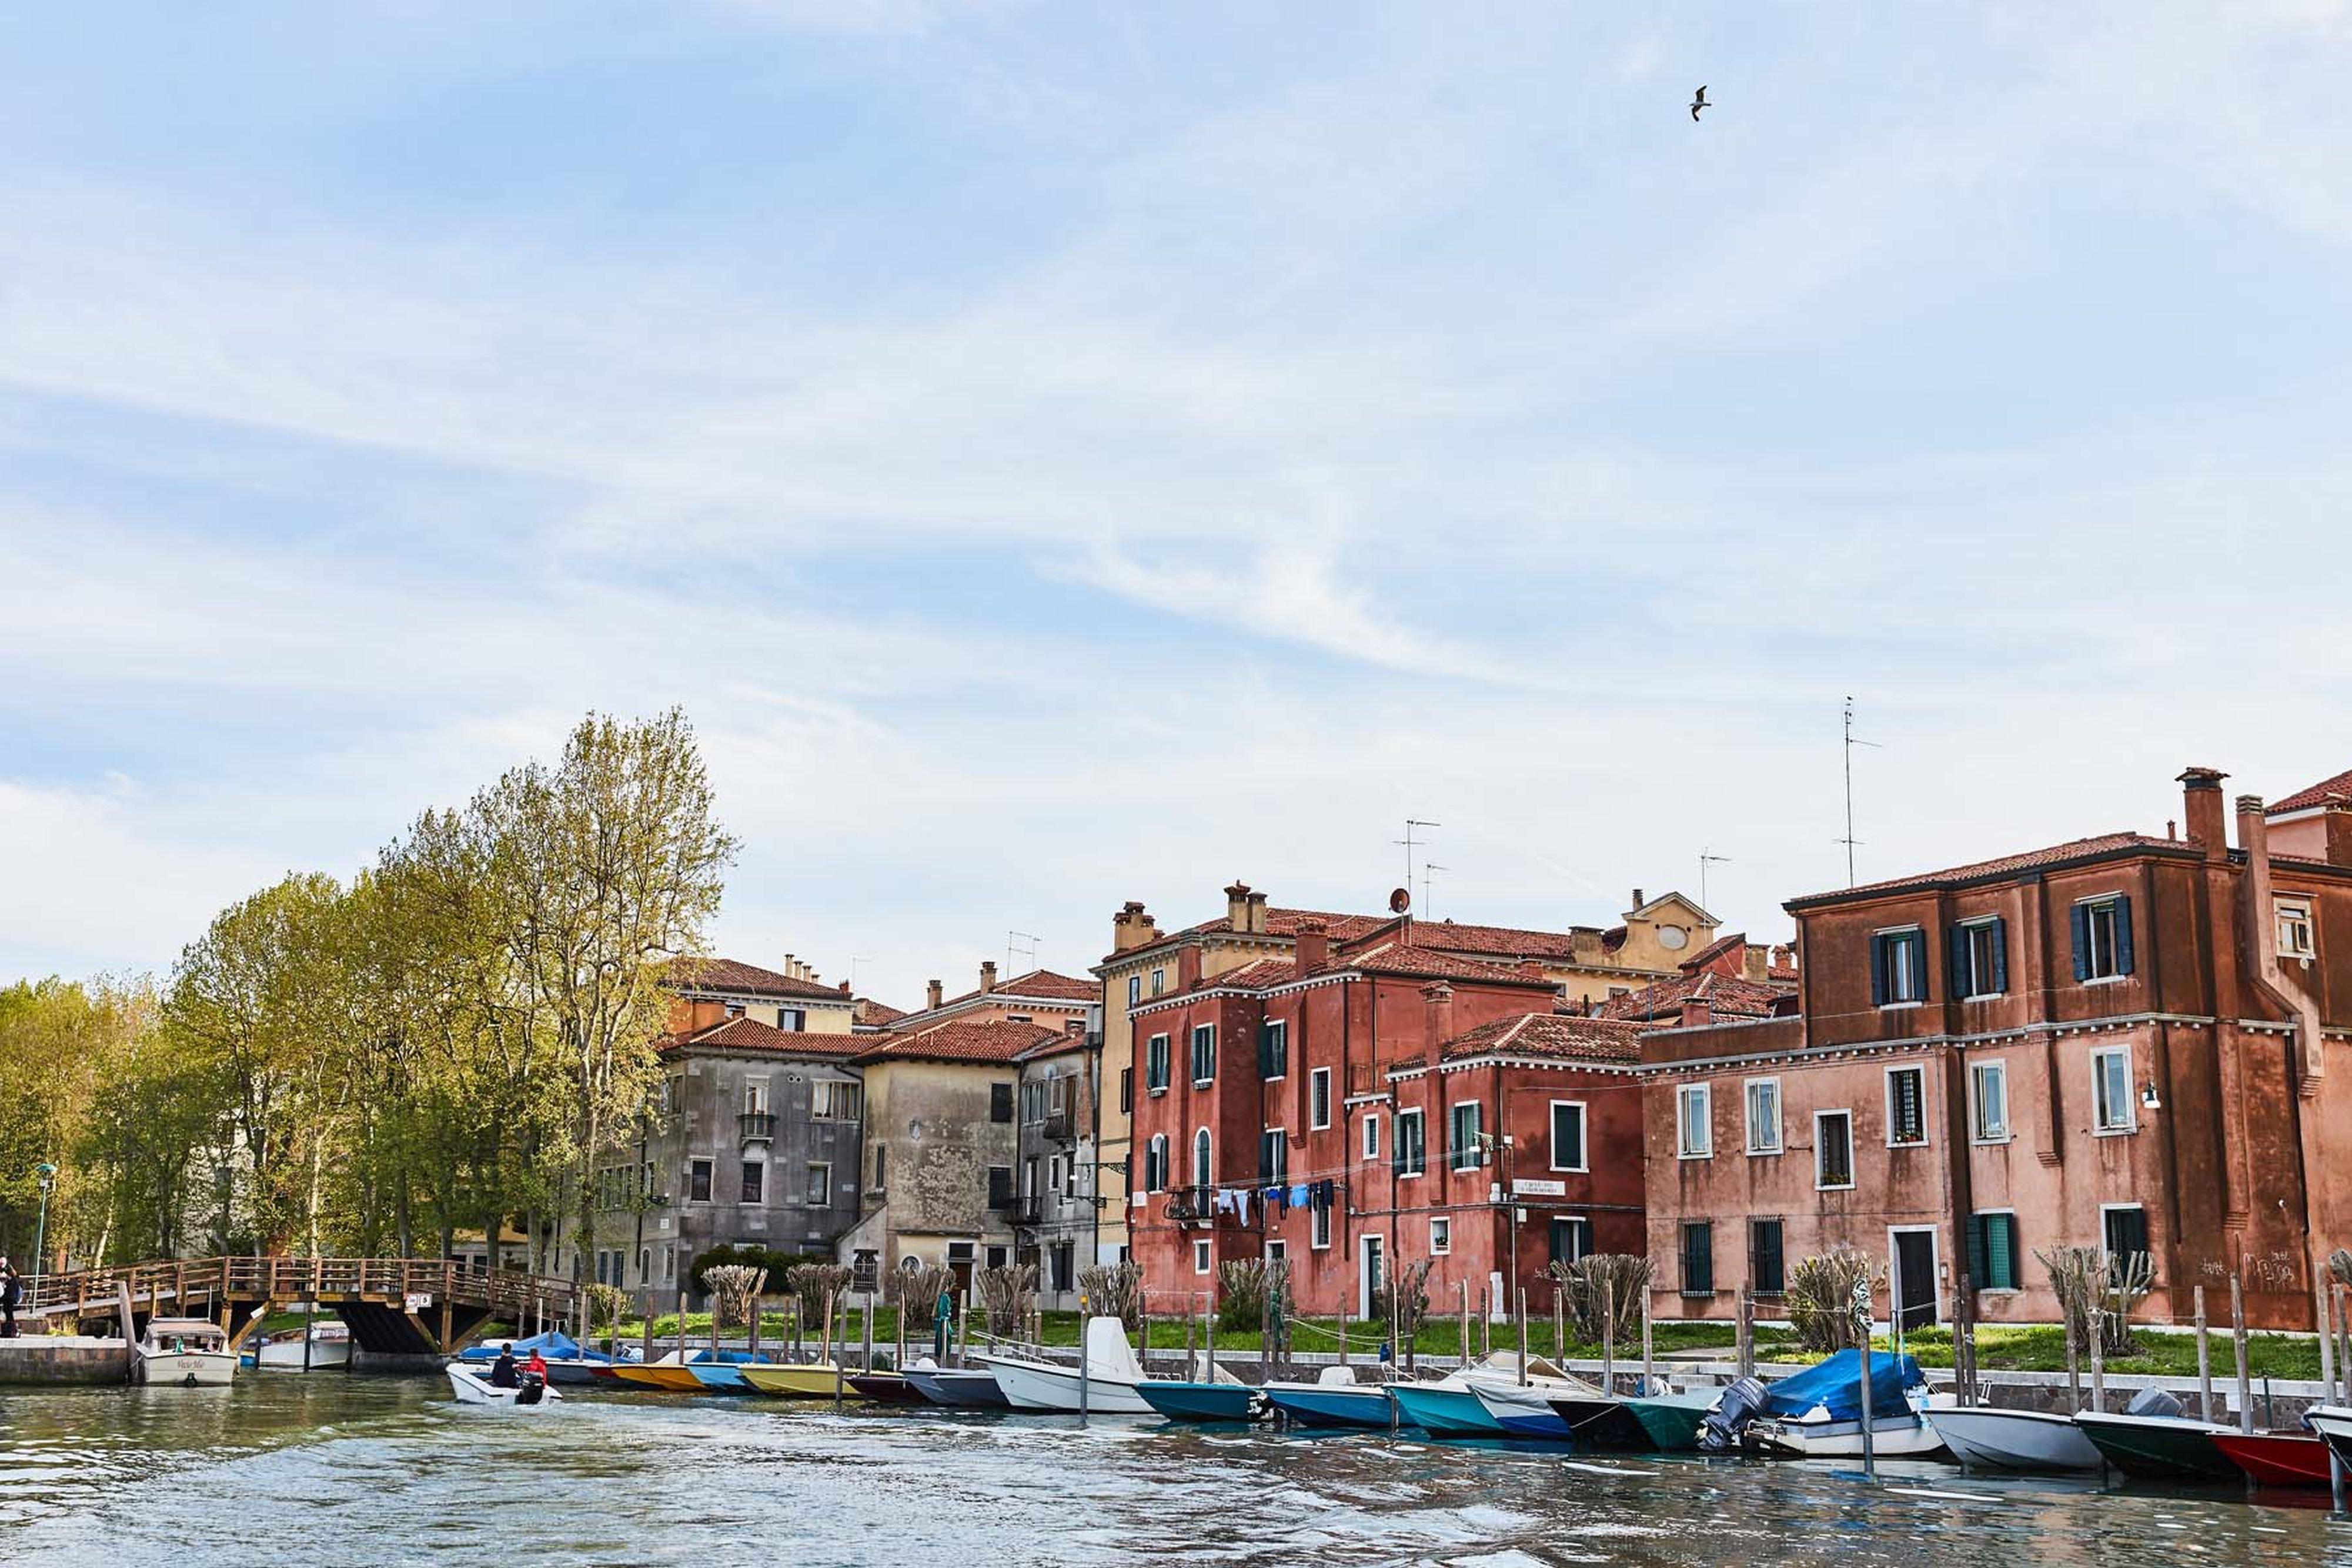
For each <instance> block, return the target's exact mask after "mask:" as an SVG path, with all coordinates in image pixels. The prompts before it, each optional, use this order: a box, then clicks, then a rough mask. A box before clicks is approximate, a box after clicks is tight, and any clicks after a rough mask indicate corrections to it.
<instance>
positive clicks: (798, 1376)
mask: <svg viewBox="0 0 2352 1568" xmlns="http://www.w3.org/2000/svg"><path fill="white" fill-rule="evenodd" d="M842 1376H843V1374H842V1370H841V1368H839V1367H837V1366H835V1365H834V1364H832V1363H830V1362H822V1361H820V1362H814V1363H812V1364H808V1365H806V1366H747V1367H745V1368H744V1369H743V1381H744V1382H745V1383H748V1384H750V1385H751V1387H752V1388H754V1389H755V1390H757V1391H758V1392H760V1393H761V1394H767V1395H772V1396H775V1397H776V1398H779V1399H830V1398H832V1397H833V1396H834V1391H835V1389H836V1388H840V1389H841V1391H842V1392H843V1393H845V1394H847V1393H848V1392H849V1391H848V1389H846V1388H845V1387H843V1385H842V1382H841V1379H842ZM852 1397H856V1396H854V1395H853V1396H852Z"/></svg>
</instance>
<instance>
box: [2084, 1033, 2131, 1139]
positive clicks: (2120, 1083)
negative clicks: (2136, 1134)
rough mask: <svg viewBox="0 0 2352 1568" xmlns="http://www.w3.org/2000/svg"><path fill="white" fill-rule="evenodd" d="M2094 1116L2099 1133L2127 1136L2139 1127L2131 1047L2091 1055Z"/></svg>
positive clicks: (2096, 1129) (2092, 1107)
mask: <svg viewBox="0 0 2352 1568" xmlns="http://www.w3.org/2000/svg"><path fill="white" fill-rule="evenodd" d="M2091 1112H2092V1115H2093V1117H2094V1121H2095V1127H2094V1130H2095V1131H2097V1132H2101V1133H2128V1132H2130V1131H2132V1130H2133V1128H2134V1127H2136V1126H2137V1124H2138V1118H2137V1113H2136V1112H2135V1111H2134V1109H2133V1106H2132V1092H2131V1047H2129V1046H2127V1045H2117V1046H2109V1047H2108V1048H2106V1049H2105V1050H2104V1051H2093V1052H2091Z"/></svg>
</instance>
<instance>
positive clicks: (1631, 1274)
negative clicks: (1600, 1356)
mask: <svg viewBox="0 0 2352 1568" xmlns="http://www.w3.org/2000/svg"><path fill="white" fill-rule="evenodd" d="M1548 1271H1549V1273H1550V1275H1551V1277H1552V1278H1553V1279H1554V1280H1555V1281H1559V1291H1560V1304H1561V1307H1562V1309H1563V1310H1564V1311H1565V1312H1566V1313H1567V1316H1568V1321H1569V1322H1570V1324H1571V1325H1572V1326H1573V1327H1574V1328H1575V1330H1576V1337H1577V1338H1578V1339H1580V1340H1583V1341H1585V1342H1587V1343H1593V1344H1598V1343H1601V1338H1602V1334H1601V1330H1602V1329H1603V1328H1604V1327H1605V1328H1606V1329H1607V1330H1608V1331H1609V1337H1611V1338H1612V1339H1613V1340H1614V1342H1615V1343H1618V1344H1629V1343H1632V1342H1633V1340H1634V1339H1635V1338H1637V1337H1638V1336H1639V1335H1640V1333H1641V1332H1642V1303H1643V1301H1644V1300H1645V1299H1646V1298H1647V1297H1648V1295H1649V1292H1650V1276H1651V1273H1652V1268H1651V1264H1650V1260H1648V1259H1647V1258H1643V1257H1641V1256H1638V1255H1637V1254H1634V1253H1632V1252H1595V1253H1593V1254H1592V1255H1591V1257H1589V1258H1580V1259H1578V1260H1576V1261H1575V1262H1573V1263H1567V1262H1560V1263H1554V1264H1552V1265H1551V1267H1550V1269H1549V1270H1548Z"/></svg>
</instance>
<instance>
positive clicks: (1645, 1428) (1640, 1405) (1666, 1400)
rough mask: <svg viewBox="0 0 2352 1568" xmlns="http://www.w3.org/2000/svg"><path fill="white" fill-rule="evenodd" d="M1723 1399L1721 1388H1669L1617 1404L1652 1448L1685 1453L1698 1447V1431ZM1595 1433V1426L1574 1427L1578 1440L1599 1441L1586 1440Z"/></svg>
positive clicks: (1667, 1452)
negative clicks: (1708, 1413)
mask: <svg viewBox="0 0 2352 1568" xmlns="http://www.w3.org/2000/svg"><path fill="white" fill-rule="evenodd" d="M1722 1397H1723V1391H1722V1390H1721V1389H1719V1388H1694V1389H1687V1390H1680V1391H1676V1390H1672V1389H1669V1390H1666V1391H1664V1392H1662V1393H1656V1394H1643V1395H1638V1396H1634V1397H1633V1398H1630V1399H1621V1400H1619V1401H1618V1404H1619V1405H1620V1406H1622V1408H1623V1409H1624V1411H1625V1412H1626V1413H1627V1414H1628V1415H1630V1416H1633V1420H1634V1422H1635V1424H1636V1425H1638V1426H1639V1427H1641V1428H1642V1436H1643V1437H1645V1438H1647V1439H1648V1440H1649V1445H1650V1447H1652V1448H1655V1449H1657V1450H1658V1451H1659V1452H1661V1453H1665V1454H1686V1453H1689V1452H1691V1451H1692V1450H1694V1449H1696V1448H1697V1447H1698V1434H1699V1428H1700V1427H1702V1426H1704V1425H1705V1424H1706V1416H1707V1412H1708V1411H1710V1410H1713V1409H1714V1408H1715V1406H1716V1401H1717V1400H1719V1399H1721V1398H1722ZM1595 1419H1597V1418H1595ZM1594 1430H1595V1427H1594V1426H1592V1425H1579V1426H1577V1427H1575V1431H1576V1435H1577V1437H1579V1438H1580V1439H1584V1440H1587V1441H1598V1440H1599V1439H1598V1437H1597V1436H1596V1437H1593V1438H1585V1434H1586V1433H1587V1432H1591V1431H1594Z"/></svg>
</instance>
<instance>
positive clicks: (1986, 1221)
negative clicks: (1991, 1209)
mask: <svg viewBox="0 0 2352 1568" xmlns="http://www.w3.org/2000/svg"><path fill="white" fill-rule="evenodd" d="M1991 1225H1992V1216H1991V1215H1989V1214H1971V1215H1969V1284H1970V1285H1972V1286H1973V1287H1975V1288H1976V1289H1977V1290H1979V1291H1983V1290H1989V1289H1990V1288H1991V1286H1992V1274H1991V1272H1990V1267H1989V1264H1988V1259H1987V1254H1989V1253H1990V1251H1991V1250H1992V1248H1991V1245H1990V1241H1989V1240H1988V1239H1987V1237H1986V1234H1985V1233H1986V1231H1987V1230H1988V1229H1990V1228H1991Z"/></svg>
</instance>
